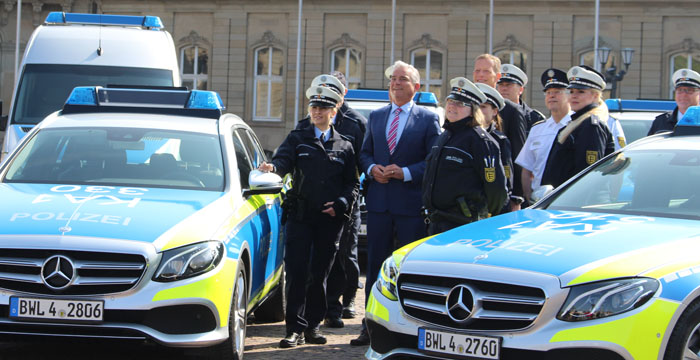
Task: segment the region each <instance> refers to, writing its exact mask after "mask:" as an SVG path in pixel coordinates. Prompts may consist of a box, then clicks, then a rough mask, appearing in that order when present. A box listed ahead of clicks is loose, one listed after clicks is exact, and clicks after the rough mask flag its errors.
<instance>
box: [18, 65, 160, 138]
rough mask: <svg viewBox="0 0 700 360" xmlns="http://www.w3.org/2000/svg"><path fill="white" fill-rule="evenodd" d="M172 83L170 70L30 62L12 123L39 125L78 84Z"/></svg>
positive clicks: (23, 76)
mask: <svg viewBox="0 0 700 360" xmlns="http://www.w3.org/2000/svg"><path fill="white" fill-rule="evenodd" d="M108 84H110V85H112V84H114V85H155V86H173V73H172V71H171V70H164V69H147V68H135V67H118V66H92V65H54V64H27V65H26V66H25V68H24V72H23V73H22V79H21V80H20V83H19V90H18V91H17V98H16V99H15V106H14V111H13V114H12V119H11V120H10V123H11V124H38V123H39V122H40V121H41V120H43V119H44V118H45V117H46V116H47V115H49V114H51V113H52V112H54V111H56V110H59V109H61V108H62V107H63V104H64V103H65V102H66V99H67V98H68V95H70V92H71V90H73V88H75V87H76V86H97V85H99V86H105V85H108Z"/></svg>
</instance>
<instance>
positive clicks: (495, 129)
mask: <svg viewBox="0 0 700 360" xmlns="http://www.w3.org/2000/svg"><path fill="white" fill-rule="evenodd" d="M476 87H478V88H479V90H481V92H483V93H484V95H486V101H484V102H483V103H482V104H481V105H480V106H479V108H480V109H481V112H482V113H483V114H484V129H486V132H488V133H489V135H491V137H492V138H493V140H494V141H496V142H497V143H498V148H499V149H500V150H501V163H502V164H503V170H504V172H505V175H506V187H507V188H508V195H509V196H508V199H507V200H506V203H505V205H504V206H503V209H502V210H501V212H500V213H507V212H510V211H516V210H520V204H521V203H522V202H523V198H522V197H521V196H516V195H513V173H512V169H513V158H512V157H511V153H512V149H511V147H510V140H508V137H507V136H506V135H505V134H504V133H503V132H502V126H501V116H500V115H499V114H498V112H499V111H500V110H501V109H503V107H504V106H505V100H503V96H501V94H500V93H499V92H498V90H496V89H494V88H492V87H491V86H489V85H486V84H481V83H479V84H476ZM494 215H496V214H494Z"/></svg>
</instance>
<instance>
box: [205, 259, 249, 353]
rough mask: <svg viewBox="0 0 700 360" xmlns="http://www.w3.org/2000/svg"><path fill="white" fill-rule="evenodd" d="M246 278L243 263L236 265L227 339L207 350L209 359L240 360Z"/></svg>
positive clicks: (243, 343)
mask: <svg viewBox="0 0 700 360" xmlns="http://www.w3.org/2000/svg"><path fill="white" fill-rule="evenodd" d="M247 279H248V278H247V277H246V271H245V266H244V265H243V262H239V263H238V275H237V276H236V283H235V285H234V286H235V287H234V291H233V298H232V300H231V311H230V313H229V317H228V339H226V340H225V341H224V342H221V343H219V344H216V345H214V346H212V347H211V348H209V349H208V350H209V352H208V353H209V356H208V358H209V359H221V360H242V359H243V350H244V348H245V333H246V325H247V323H246V321H247V314H246V307H247V304H248V280H247Z"/></svg>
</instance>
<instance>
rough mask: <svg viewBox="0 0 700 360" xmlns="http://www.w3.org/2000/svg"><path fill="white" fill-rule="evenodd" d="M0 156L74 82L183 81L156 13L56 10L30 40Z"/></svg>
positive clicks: (169, 39) (162, 83)
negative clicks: (90, 12) (134, 14)
mask: <svg viewBox="0 0 700 360" xmlns="http://www.w3.org/2000/svg"><path fill="white" fill-rule="evenodd" d="M19 72H20V73H19V81H18V83H17V85H16V86H15V89H14V91H13V95H12V103H11V105H10V112H9V114H8V125H7V129H6V133H5V141H4V144H3V147H2V154H0V158H5V156H6V155H7V153H8V152H10V151H12V150H13V149H14V148H15V147H17V145H18V144H19V141H20V140H21V139H22V138H23V137H24V135H25V134H26V133H27V132H28V131H29V130H31V128H32V127H34V125H36V124H37V123H39V122H40V121H41V120H42V119H44V118H45V117H46V116H47V115H49V114H50V113H52V112H54V111H56V110H58V109H60V108H61V107H62V106H63V103H64V102H65V101H66V98H68V95H69V94H70V92H71V90H73V88H75V87H76V86H90V85H93V86H95V85H100V86H105V85H108V84H110V85H119V84H123V85H151V86H154V85H155V86H179V85H180V73H179V70H178V63H177V56H176V54H175V44H174V43H173V39H172V36H171V35H170V33H168V32H167V31H165V30H164V28H163V23H162V21H161V20H160V18H158V17H156V16H126V15H103V14H77V13H63V12H52V13H49V15H48V16H47V17H46V20H45V21H44V24H43V25H41V26H39V27H37V28H36V30H34V33H32V36H31V37H30V39H29V42H28V43H27V47H26V49H25V52H24V57H23V58H22V63H21V67H20V69H19Z"/></svg>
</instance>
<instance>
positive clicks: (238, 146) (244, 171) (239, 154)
mask: <svg viewBox="0 0 700 360" xmlns="http://www.w3.org/2000/svg"><path fill="white" fill-rule="evenodd" d="M232 135H233V136H232V139H233V147H234V149H235V151H236V162H237V163H238V174H239V175H240V176H239V177H240V179H241V188H242V189H247V188H249V187H250V185H249V184H248V175H250V171H251V170H252V169H253V163H252V162H251V160H250V156H249V155H248V152H247V150H246V148H245V146H244V145H243V144H244V142H243V140H241V138H240V137H239V134H238V129H235V130H233V133H232Z"/></svg>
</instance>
